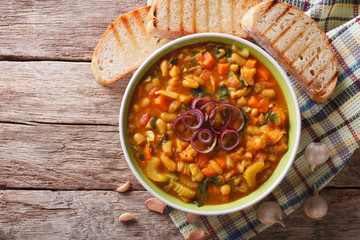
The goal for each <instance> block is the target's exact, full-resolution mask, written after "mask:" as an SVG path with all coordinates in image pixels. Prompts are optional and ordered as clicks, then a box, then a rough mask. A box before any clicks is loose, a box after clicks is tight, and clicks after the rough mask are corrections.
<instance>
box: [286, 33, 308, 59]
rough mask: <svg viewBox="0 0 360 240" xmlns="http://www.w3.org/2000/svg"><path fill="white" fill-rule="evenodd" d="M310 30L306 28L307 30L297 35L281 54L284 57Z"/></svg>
mask: <svg viewBox="0 0 360 240" xmlns="http://www.w3.org/2000/svg"><path fill="white" fill-rule="evenodd" d="M309 30H310V28H308V29H307V30H305V32H300V34H298V35H297V36H295V37H294V39H293V40H292V41H291V42H290V44H289V45H288V46H286V48H285V49H284V52H283V54H284V55H286V52H287V51H288V50H289V49H290V48H291V47H292V46H293V45H294V43H295V42H296V41H297V40H298V39H299V38H301V37H302V36H303V35H304V34H306V33H307V32H308V31H309Z"/></svg>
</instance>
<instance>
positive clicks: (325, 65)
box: [309, 59, 332, 85]
mask: <svg viewBox="0 0 360 240" xmlns="http://www.w3.org/2000/svg"><path fill="white" fill-rule="evenodd" d="M331 60H332V59H329V60H328V61H327V62H326V64H324V66H323V67H322V68H321V69H320V71H318V72H317V73H316V74H315V75H314V76H313V78H312V79H311V80H310V82H309V85H311V84H312V83H313V82H315V80H316V79H317V78H318V76H319V75H320V73H322V72H323V71H324V70H325V69H326V68H327V67H328V65H329V64H330V63H331Z"/></svg>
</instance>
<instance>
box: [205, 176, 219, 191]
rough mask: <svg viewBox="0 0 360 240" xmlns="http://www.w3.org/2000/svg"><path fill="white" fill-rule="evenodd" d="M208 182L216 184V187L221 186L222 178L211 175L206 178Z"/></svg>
mask: <svg viewBox="0 0 360 240" xmlns="http://www.w3.org/2000/svg"><path fill="white" fill-rule="evenodd" d="M206 180H207V181H208V182H210V183H212V184H214V185H215V186H216V187H218V188H219V187H221V178H219V177H216V178H215V177H210V178H207V179H206Z"/></svg>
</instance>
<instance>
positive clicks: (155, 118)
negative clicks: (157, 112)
mask: <svg viewBox="0 0 360 240" xmlns="http://www.w3.org/2000/svg"><path fill="white" fill-rule="evenodd" d="M156 120H157V116H152V117H151V118H150V120H149V122H150V126H151V127H152V128H153V129H154V130H156V129H157V128H156Z"/></svg>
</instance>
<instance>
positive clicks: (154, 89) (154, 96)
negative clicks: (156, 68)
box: [149, 87, 161, 98]
mask: <svg viewBox="0 0 360 240" xmlns="http://www.w3.org/2000/svg"><path fill="white" fill-rule="evenodd" d="M159 90H161V88H159V87H153V88H152V89H151V90H150V92H149V96H150V97H152V98H156V97H158V96H159V94H155V93H156V92H157V91H159Z"/></svg>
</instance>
